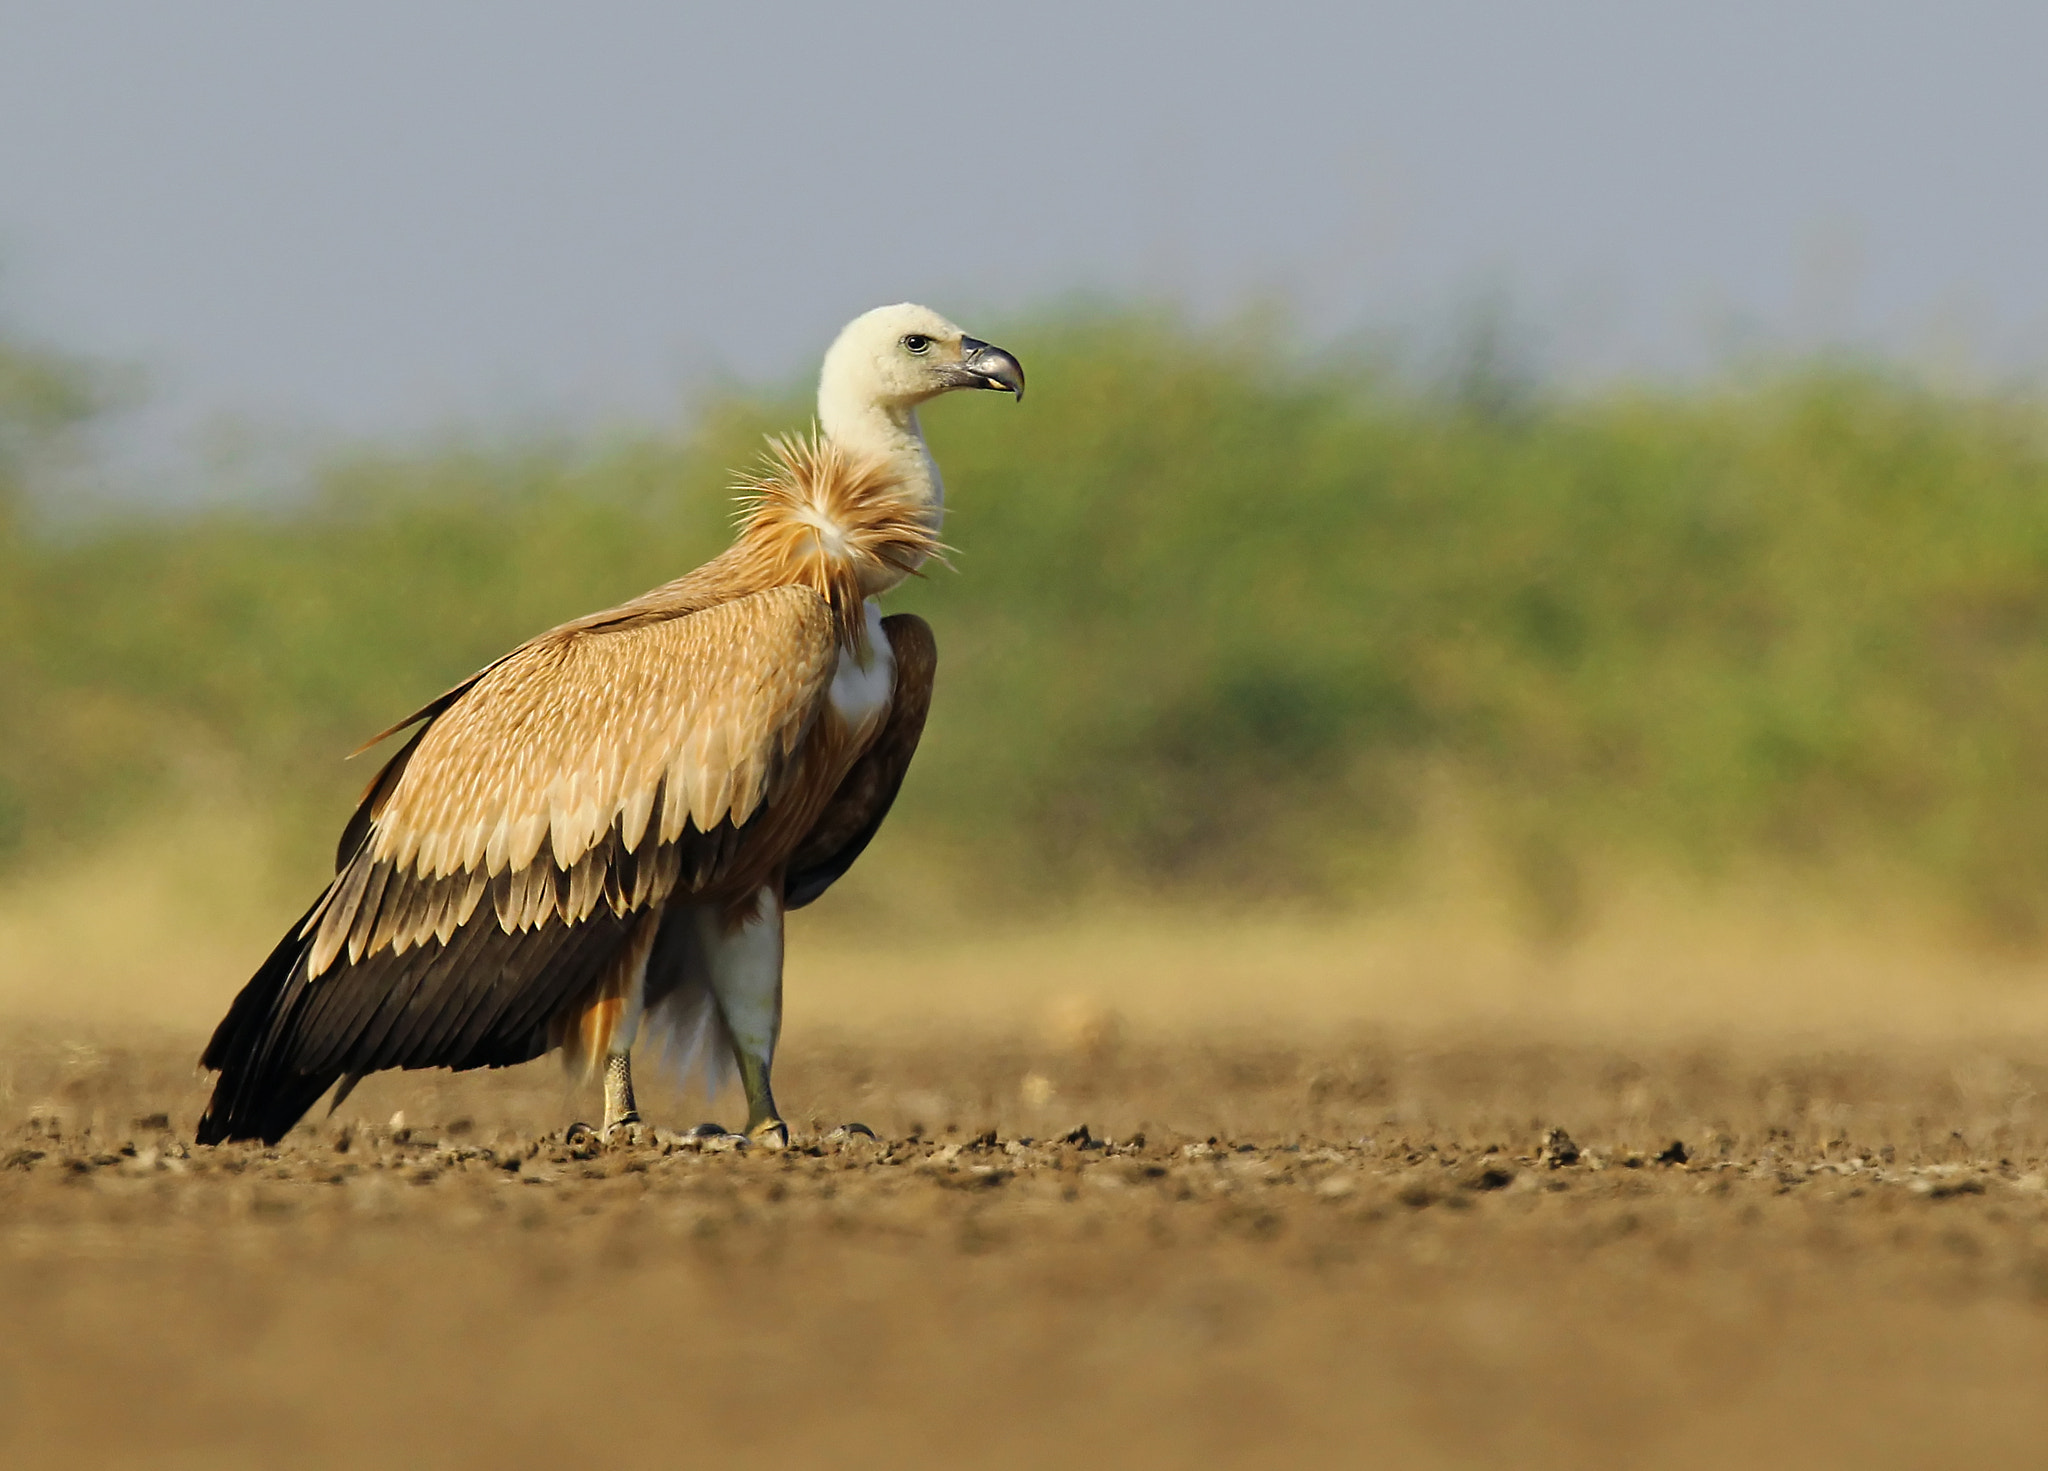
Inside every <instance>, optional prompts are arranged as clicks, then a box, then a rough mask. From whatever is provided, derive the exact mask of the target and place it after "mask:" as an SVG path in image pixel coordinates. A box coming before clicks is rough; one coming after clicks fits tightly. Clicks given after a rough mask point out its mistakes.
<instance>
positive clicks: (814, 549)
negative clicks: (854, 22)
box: [677, 433, 940, 663]
mask: <svg viewBox="0 0 2048 1471" xmlns="http://www.w3.org/2000/svg"><path fill="white" fill-rule="evenodd" d="M905 463H906V462H905V460H904V459H903V457H902V456H900V455H891V454H887V453H883V452H879V451H875V450H857V449H851V448H849V447H848V446H847V445H846V444H845V443H843V442H842V441H840V440H838V439H835V438H833V437H831V436H829V435H826V434H823V433H819V434H815V435H812V436H809V437H807V438H801V439H797V438H791V439H771V440H770V441H769V462H768V465H767V466H766V468H765V470H764V471H763V473H761V474H759V475H754V476H750V477H748V478H747V479H745V480H743V481H742V482H741V483H740V489H741V490H742V492H744V494H745V496H746V501H747V513H746V518H745V520H744V522H743V523H742V525H741V528H740V535H739V540H738V541H736V542H735V543H734V544H733V546H732V548H731V549H730V550H729V551H727V552H726V554H725V555H724V556H722V557H720V558H719V559H718V560H717V561H715V562H713V563H711V564H709V565H708V566H706V567H705V568H703V569H701V570H700V572H699V573H693V574H692V575H691V578H698V577H704V578H707V579H709V581H708V582H707V584H706V586H707V587H708V586H709V584H710V583H712V582H715V583H718V584H719V585H720V586H723V585H724V584H725V583H726V582H728V581H730V582H731V583H732V584H733V585H734V588H735V592H734V595H742V594H741V593H740V592H739V590H740V589H744V590H745V591H754V590H756V589H758V588H761V587H778V586H787V585H790V584H796V585H799V586H803V587H809V588H811V589H813V590H814V591H816V592H817V593H818V595H819V596H821V597H823V598H824V599H825V600H826V601H827V602H828V603H830V604H831V606H832V611H833V615H834V617H835V619H836V620H837V622H838V625H839V636H840V641H841V642H842V643H844V644H845V645H846V646H847V647H848V648H850V649H852V650H854V651H855V652H856V654H858V655H859V656H860V658H861V659H862V661H863V663H865V661H866V656H867V649H868V638H869V634H870V629H869V622H870V620H869V617H868V613H867V610H866V608H865V606H864V605H865V604H866V602H867V600H868V599H870V598H873V597H877V596H879V595H880V594H882V593H885V592H887V591H888V590H889V589H890V588H892V587H894V586H896V585H897V584H898V583H899V582H901V581H903V579H904V578H906V577H908V576H910V575H911V574H912V573H914V572H916V571H917V570H918V568H920V567H921V566H923V565H924V563H925V562H926V560H928V559H929V558H930V557H932V556H934V555H935V554H937V553H938V552H939V550H940V546H939V539H938V508H937V506H936V505H934V504H933V503H932V501H931V500H930V499H929V498H928V497H927V496H926V495H925V494H924V491H923V487H922V486H921V485H920V484H919V483H917V482H915V481H911V482H909V483H906V477H904V476H903V475H902V474H901V473H900V472H901V468H902V466H903V465H904V464H905ZM934 478H936V477H934ZM691 578H685V579H684V580H683V582H684V583H689V582H690V581H691ZM682 585H683V584H680V583H679V584H677V586H678V587H679V588H680V587H681V586H682Z"/></svg>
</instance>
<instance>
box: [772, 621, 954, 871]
mask: <svg viewBox="0 0 2048 1471" xmlns="http://www.w3.org/2000/svg"><path fill="white" fill-rule="evenodd" d="M882 632H883V634H884V635H885V636H886V637H887V638H888V640H889V647H890V649H891V650H892V651H893V652H894V653H895V655H896V691H895V695H894V697H893V698H892V699H891V701H890V704H889V718H888V720H887V722H886V723H885V724H884V725H883V726H882V729H881V730H880V731H879V732H878V733H877V734H876V736H875V738H874V740H873V741H872V742H871V743H870V744H869V746H868V748H867V750H866V751H864V752H863V753H862V754H861V757H860V759H859V760H858V761H856V762H854V764H853V766H852V768H851V769H849V770H848V771H847V773H846V776H845V777H844V778H843V779H842V780H841V781H840V783H839V787H838V790H836V791H835V792H834V793H833V794H832V800H831V801H830V802H828V803H827V804H826V805H825V810H824V811H823V812H821V813H819V814H818V820H817V822H815V823H814V824H812V826H811V830H810V832H808V833H807V834H805V836H804V840H803V842H802V843H801V844H800V845H799V846H798V847H797V849H796V851H795V852H794V853H792V854H791V855H790V860H789V872H788V878H787V880H786V882H785V884H784V889H783V904H784V906H785V907H787V908H789V909H801V908H802V907H803V906H804V905H806V904H808V903H810V902H811V901H812V900H813V899H815V898H817V897H818V896H819V895H820V894H822V893H824V892H825V891H826V890H827V889H829V888H831V887H832V885H833V884H834V883H836V882H838V880H839V878H840V877H841V875H843V874H844V873H845V872H846V871H847V870H848V869H849V868H851V867H853V862H854V860H855V859H856V858H858V857H860V855H861V853H862V852H863V851H865V850H866V848H867V845H868V844H869V843H870V842H872V841H873V839H874V836H875V833H876V832H877V831H878V830H880V828H881V826H882V819H883V818H885V817H887V816H888V815H889V808H890V806H891V805H892V804H894V802H895V801H896V793H897V792H898V791H899V790H901V789H902V786H903V774H904V772H906V771H908V770H909V769H910V758H911V757H912V756H914V755H916V754H917V742H918V738H919V737H920V736H922V735H923V734H924V721H925V716H926V715H927V714H928V713H929V712H930V710H931V707H932V679H933V677H934V676H935V675H936V674H937V672H938V665H939V647H938V643H937V641H936V640H934V639H933V637H932V629H931V625H930V624H929V623H926V622H925V621H924V620H923V619H922V618H920V617H918V616H917V615H916V614H915V613H897V614H893V615H892V616H890V617H888V618H884V619H883V620H882Z"/></svg>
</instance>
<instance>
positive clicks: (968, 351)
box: [954, 337, 1024, 399]
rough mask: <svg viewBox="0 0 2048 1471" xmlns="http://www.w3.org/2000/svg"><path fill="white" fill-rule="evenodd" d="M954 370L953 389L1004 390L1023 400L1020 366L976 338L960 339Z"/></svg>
mask: <svg viewBox="0 0 2048 1471" xmlns="http://www.w3.org/2000/svg"><path fill="white" fill-rule="evenodd" d="M955 371H956V372H957V373H958V374H959V376H958V378H956V379H955V380H954V382H955V386H956V387H960V388H1004V389H1008V390H1009V391H1010V392H1011V393H1014V394H1016V395H1017V397H1018V398H1020V399H1021V398H1022V397H1024V365H1023V364H1022V363H1020V362H1018V361H1017V360H1016V359H1015V358H1013V357H1011V356H1010V355H1009V354H1008V353H1006V352H1004V351H1003V350H1002V349H1001V348H1000V347H991V346H989V344H988V343H986V342H983V341H982V340H981V339H980V338H979V337H963V338H961V339H960V366H959V367H958V368H957V369H956V370H955Z"/></svg>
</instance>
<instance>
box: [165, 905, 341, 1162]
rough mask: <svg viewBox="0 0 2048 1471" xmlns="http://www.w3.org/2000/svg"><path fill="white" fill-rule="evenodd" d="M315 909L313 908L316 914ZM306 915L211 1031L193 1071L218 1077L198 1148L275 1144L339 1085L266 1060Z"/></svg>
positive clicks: (334, 1075)
mask: <svg viewBox="0 0 2048 1471" xmlns="http://www.w3.org/2000/svg"><path fill="white" fill-rule="evenodd" d="M317 907H318V906H317V905H316V906H315V908H317ZM312 913H313V911H312V910H311V909H309V910H307V911H306V914H305V915H303V916H301V917H300V919H299V922H298V923H297V924H294V925H293V926H292V927H291V928H290V929H289V930H287V931H285V936H284V938H283V939H282V940H280V941H278V945H277V948H276V949H275V950H273V951H271V952H270V958H269V959H268V960H266V961H264V962H263V964H262V965H261V966H260V967H259V968H258V969H257V971H256V974H255V975H253V976H251V977H250V978H249V983H248V984H247V985H246V986H244V987H242V991H241V994H240V995H238V996H236V997H235V1002H234V1005H232V1006H230V1007H229V1008H228V1014H227V1015H226V1016H224V1017H222V1018H221V1023H220V1025H219V1026H218V1027H215V1028H214V1031H213V1040H212V1041H211V1042H208V1043H207V1044H206V1051H205V1053H204V1054H202V1055H201V1057H200V1059H199V1065H200V1066H201V1067H203V1068H209V1069H212V1070H214V1071H216V1072H218V1073H219V1074H220V1077H219V1078H217V1079H216V1080H215V1081H214V1085H213V1097H211V1098H210V1099H208V1100H207V1103H206V1112H205V1113H203V1114H201V1115H200V1116H199V1128H198V1131H197V1133H196V1134H195V1136H194V1138H195V1141H196V1142H197V1143H200V1144H219V1143H222V1142H223V1141H226V1140H230V1139H261V1140H262V1141H263V1142H264V1143H265V1144H275V1143H277V1141H278V1140H280V1139H282V1138H283V1137H284V1136H285V1135H286V1134H287V1133H289V1132H290V1131H291V1127H292V1125H293V1124H296V1123H297V1122H298V1121H299V1120H300V1119H301V1118H302V1117H304V1115H305V1112H306V1110H307V1109H309V1108H311V1107H312V1106H313V1105H314V1104H315V1103H317V1102H318V1101H319V1099H320V1095H321V1094H322V1093H325V1092H326V1091H327V1089H328V1086H329V1085H330V1084H332V1083H333V1082H335V1081H336V1079H338V1078H339V1077H340V1076H341V1074H340V1072H339V1071H338V1070H337V1071H334V1072H331V1073H329V1072H326V1071H322V1072H319V1073H314V1074H304V1073H299V1072H295V1071H291V1070H288V1069H284V1068H280V1067H278V1066H277V1065H276V1064H275V1063H274V1062H271V1061H270V1060H269V1058H268V1056H267V1054H269V1053H270V1052H271V1051H272V1050H273V1049H272V1043H273V1041H274V1040H275V1039H276V1037H277V1035H278V1031H279V1026H278V1022H279V1016H278V1013H279V1011H280V1009H281V1007H282V1004H283V1003H284V1002H285V997H286V992H287V990H288V989H289V988H290V986H291V981H292V976H293V974H294V973H295V972H296V971H297V970H298V968H299V966H300V964H301V962H302V961H303V960H304V957H305V954H306V950H307V948H308V946H309V942H308V941H306V940H302V939H300V938H299V931H300V930H301V929H302V928H304V926H305V923H306V920H307V919H308V918H310V917H311V916H312Z"/></svg>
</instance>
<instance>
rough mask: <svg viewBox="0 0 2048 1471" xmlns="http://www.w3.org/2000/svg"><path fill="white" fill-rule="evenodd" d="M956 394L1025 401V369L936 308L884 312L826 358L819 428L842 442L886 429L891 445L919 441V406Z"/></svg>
mask: <svg viewBox="0 0 2048 1471" xmlns="http://www.w3.org/2000/svg"><path fill="white" fill-rule="evenodd" d="M956 388H994V389H1001V390H1003V391H1005V392H1009V393H1014V394H1015V395H1016V396H1017V397H1018V398H1022V397H1023V396H1024V369H1023V368H1022V367H1021V366H1020V365H1019V364H1018V362H1017V360H1016V359H1015V358H1013V357H1011V356H1010V354H1008V353H1006V352H1004V351H1003V350H1002V349H1001V348H1000V347H991V346H990V345H989V344H988V343H986V342H983V341H981V340H980V339H979V338H976V337H969V336H968V335H967V334H966V333H965V332H962V331H961V330H960V329H959V328H958V327H956V326H954V325H953V324H952V323H951V322H949V321H947V320H946V319H945V318H944V317H942V316H940V315H939V314H938V313H937V312H935V311H933V310H932V309H931V308H930V307H924V306H915V305H913V304H911V303H910V302H907V301H906V302H900V303H898V304H897V305H895V306H878V307H876V308H875V309H874V310H873V311H871V312H864V313H862V314H861V315H860V316H858V317H855V318H854V319H853V320H852V321H851V322H848V323H847V324H846V326H845V328H844V329H843V330H842V331H841V332H840V334H839V336H838V338H837V339H836V340H834V342H833V343H832V346H831V347H830V349H828V350H827V351H826V353H825V368H824V371H823V372H822V373H821V374H820V375H819V377H818V422H819V425H820V426H821V427H822V428H823V429H824V431H825V433H826V434H827V435H828V436H829V437H831V438H833V439H838V440H848V439H851V440H855V441H861V440H872V439H873V438H874V437H875V436H876V435H877V434H878V433H880V432H883V431H884V430H885V428H886V429H892V430H894V431H895V433H894V434H892V435H889V437H890V438H895V437H897V436H900V435H909V436H912V437H914V436H915V435H916V433H917V421H916V418H915V417H914V416H915V413H916V410H917V406H918V405H919V404H921V403H923V402H925V401H926V400H927V399H933V398H937V397H938V396H939V395H940V394H942V393H950V392H952V391H953V390H954V389H956ZM863 447H865V446H863ZM876 447H878V448H879V447H880V446H876Z"/></svg>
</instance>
